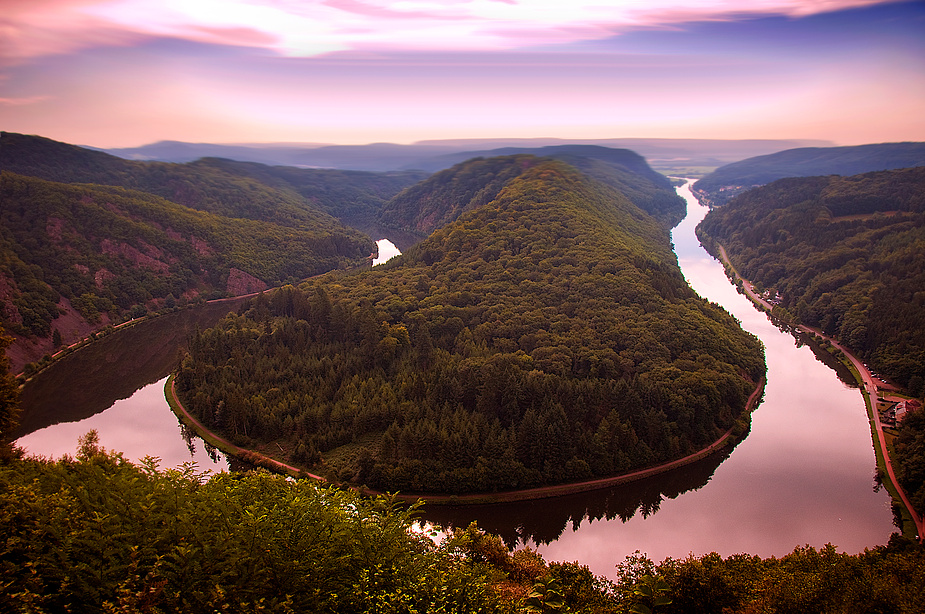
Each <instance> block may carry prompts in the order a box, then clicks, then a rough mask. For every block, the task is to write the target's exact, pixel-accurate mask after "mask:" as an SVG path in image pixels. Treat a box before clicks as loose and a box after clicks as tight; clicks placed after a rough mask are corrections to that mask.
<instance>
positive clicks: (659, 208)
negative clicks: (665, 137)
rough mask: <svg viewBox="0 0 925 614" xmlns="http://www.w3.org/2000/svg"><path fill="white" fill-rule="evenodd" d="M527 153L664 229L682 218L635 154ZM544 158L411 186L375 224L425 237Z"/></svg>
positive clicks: (485, 165)
mask: <svg viewBox="0 0 925 614" xmlns="http://www.w3.org/2000/svg"><path fill="white" fill-rule="evenodd" d="M525 151H526V152H531V151H534V152H537V154H544V155H548V156H549V158H554V159H557V160H560V161H564V162H566V163H567V164H569V165H571V166H574V167H575V168H577V169H579V170H580V171H582V172H583V173H584V174H586V175H588V176H589V177H592V178H593V179H596V180H598V181H600V182H601V183H604V184H606V185H609V186H610V187H612V188H614V189H616V190H617V191H618V192H620V193H621V194H622V195H623V196H624V197H626V198H627V199H628V200H629V201H630V202H631V203H633V204H634V205H636V206H637V207H639V208H640V209H642V210H643V211H645V212H646V213H648V214H649V215H651V216H653V217H654V218H655V219H656V220H657V221H659V222H660V223H662V224H663V225H665V226H666V227H667V228H671V227H674V226H675V225H677V224H678V223H679V222H680V221H681V220H682V219H683V218H684V213H685V208H686V207H685V204H684V200H683V199H682V198H680V197H679V196H678V195H677V193H675V191H674V190H673V189H672V187H671V183H670V182H669V181H668V179H667V178H665V177H664V176H662V175H659V174H658V173H656V172H655V171H653V170H652V169H651V168H649V165H648V164H647V163H646V161H645V160H644V159H643V158H642V157H641V156H639V155H638V154H636V153H633V152H631V151H628V150H625V149H610V148H608V147H596V146H579V145H571V146H560V147H543V148H538V149H534V150H529V149H527V150H525ZM549 158H547V157H542V158H540V157H537V155H534V154H531V153H517V154H515V155H510V156H496V157H490V158H475V159H473V160H468V161H466V162H462V163H460V164H457V165H455V166H453V167H452V168H448V169H445V170H442V171H440V172H438V173H436V174H434V176H433V177H431V178H430V179H429V180H428V181H425V182H421V183H419V184H416V185H414V186H411V187H409V188H407V189H405V190H404V191H402V192H401V193H399V194H398V195H396V196H395V197H394V198H392V199H391V200H390V201H389V202H388V203H387V204H386V205H385V206H384V207H383V209H382V211H381V213H380V214H379V222H380V223H381V224H382V225H384V226H387V227H391V228H397V229H400V230H406V231H411V232H416V233H418V234H419V235H420V236H421V237H424V236H427V235H428V234H430V233H431V232H433V231H434V230H436V229H437V228H440V227H442V226H445V225H446V224H449V223H450V222H453V221H455V220H456V219H457V218H458V217H459V216H460V215H461V214H463V213H464V212H466V211H470V210H472V209H476V208H478V207H481V206H482V205H485V204H487V203H489V202H491V201H492V200H494V199H495V197H496V196H497V195H498V194H499V193H500V192H501V189H502V188H503V187H504V186H505V185H506V184H507V182H508V181H510V180H511V179H513V178H514V177H517V176H518V175H519V174H521V173H522V172H523V171H524V170H526V169H527V168H529V167H530V166H534V165H536V164H538V163H539V162H540V161H542V160H548V159H549Z"/></svg>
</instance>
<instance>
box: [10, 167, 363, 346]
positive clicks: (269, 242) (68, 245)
mask: <svg viewBox="0 0 925 614" xmlns="http://www.w3.org/2000/svg"><path fill="white" fill-rule="evenodd" d="M0 199H2V201H3V207H2V209H0V288H6V291H5V292H3V293H0V321H2V323H3V325H4V326H5V327H6V328H7V329H8V330H10V331H11V332H15V333H18V334H20V335H37V336H40V337H47V336H48V335H50V334H51V323H52V321H53V320H54V319H55V318H56V317H57V316H58V315H59V309H58V303H59V300H60V298H61V297H64V298H66V299H68V300H69V301H70V303H71V304H72V305H73V306H74V307H75V308H76V309H77V310H78V311H79V312H80V313H81V314H82V315H83V316H84V318H86V319H87V320H88V321H89V322H91V323H94V322H99V318H100V314H101V313H111V314H112V315H114V316H119V315H122V316H124V315H126V314H130V313H132V310H133V309H135V308H140V309H141V313H140V314H138V315H144V313H145V312H146V311H147V308H148V307H150V306H151V305H153V304H155V303H157V304H159V305H164V304H165V302H169V300H168V297H172V300H179V299H181V297H183V296H184V295H194V296H195V295H205V296H224V295H226V294H227V292H226V291H227V289H228V285H229V284H228V278H229V273H230V271H231V270H232V269H238V270H240V271H242V272H243V273H246V274H247V275H249V276H251V277H253V278H255V283H257V282H259V283H260V284H263V285H262V286H261V287H265V285H266V284H269V285H278V284H280V283H284V282H287V281H295V280H300V279H304V278H306V277H309V276H311V275H316V274H319V273H324V272H327V271H330V270H331V269H334V268H338V267H346V266H353V265H355V264H357V263H360V262H364V260H365V258H366V257H368V255H369V253H370V250H371V245H372V243H371V241H370V240H369V239H368V238H367V237H365V236H364V235H362V234H360V233H359V232H356V231H352V230H350V231H348V230H347V229H344V228H343V227H340V228H339V229H336V228H333V227H332V225H329V226H327V227H325V226H316V227H304V228H303V227H300V228H291V227H285V226H280V225H278V224H274V223H271V222H264V221H258V220H249V219H239V218H226V217H221V216H218V215H215V214H211V213H206V212H202V211H196V210H193V209H189V208H187V207H184V206H182V205H178V204H176V203H173V202H170V201H167V200H164V199H162V198H159V197H156V196H153V195H151V194H147V193H144V192H139V191H134V190H126V189H123V188H118V187H110V186H102V185H82V184H63V183H54V182H51V181H43V180H41V179H36V178H33V177H25V176H22V175H16V174H13V173H10V172H7V171H3V173H2V176H0ZM335 224H336V222H335ZM337 226H339V224H338V225H337Z"/></svg>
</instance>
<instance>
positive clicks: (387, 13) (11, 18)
mask: <svg viewBox="0 0 925 614" xmlns="http://www.w3.org/2000/svg"><path fill="white" fill-rule="evenodd" d="M884 1H885V0H750V1H749V2H748V3H743V2H741V0H699V1H694V2H691V1H690V0H622V1H619V2H614V1H612V0H571V1H569V2H563V1H562V0H400V1H397V2H392V1H384V0H4V3H3V4H4V7H3V9H4V16H3V17H2V18H0V54H2V57H3V60H4V63H7V64H10V63H16V62H20V61H23V60H25V59H28V58H32V57H39V56H43V55H49V54H56V53H69V52H73V51H77V50H80V49H82V48H87V47H95V46H105V45H128V44H133V43H135V42H138V41H140V40H146V39H150V38H155V37H168V38H179V39H186V40H192V41H196V42H203V43H213V44H222V45H234V46H244V47H254V48H261V49H266V50H269V51H272V52H274V53H278V54H281V55H286V56H293V57H312V56H318V55H323V54H326V53H330V52H335V51H350V50H365V51H369V50H378V51H398V50H445V51H446V50H459V51H480V50H500V49H516V48H521V47H526V46H536V45H545V44H555V43H571V42H577V41H583V40H593V39H600V38H604V37H607V36H612V35H614V34H618V33H620V32H623V31H626V30H628V29H636V28H652V27H671V26H673V25H676V24H679V23H684V22H690V21H724V20H733V19H740V18H742V17H746V16H757V15H768V14H772V15H784V16H794V17H796V16H806V15H811V14H814V13H819V12H828V11H835V10H840V9H845V8H853V7H861V6H868V5H873V4H882V3H884Z"/></svg>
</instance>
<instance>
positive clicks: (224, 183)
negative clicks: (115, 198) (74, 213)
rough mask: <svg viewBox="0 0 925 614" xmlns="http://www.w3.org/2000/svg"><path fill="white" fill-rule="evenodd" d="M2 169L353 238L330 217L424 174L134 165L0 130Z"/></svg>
mask: <svg viewBox="0 0 925 614" xmlns="http://www.w3.org/2000/svg"><path fill="white" fill-rule="evenodd" d="M0 168H3V169H4V170H7V171H10V172H14V173H18V174H21V175H29V176H33V177H38V178H41V179H47V180H49V181H58V182H62V183H97V184H102V185H111V186H120V187H124V188H129V189H133V190H141V191H144V192H148V193H150V194H154V195H156V196H160V197H162V198H166V199H167V200H170V201H173V202H175V203H179V204H181V205H184V206H187V207H190V208H192V209H199V210H201V211H208V212H210V213H215V214H217V215H222V216H226V217H237V218H245V219H253V220H260V221H265V222H273V223H276V224H281V225H285V226H292V227H297V228H312V229H319V228H326V229H329V230H330V231H331V232H334V233H343V234H346V235H355V234H356V233H354V232H353V231H349V230H345V229H343V228H342V227H341V224H339V223H338V222H337V221H336V220H335V219H334V218H337V219H347V218H362V219H366V220H371V219H374V218H375V216H376V214H377V213H378V211H379V209H380V208H381V207H382V205H384V204H385V203H386V202H387V201H388V199H389V198H391V197H392V196H394V195H395V194H397V193H398V192H399V191H400V190H401V189H403V188H405V187H407V186H410V185H412V184H414V183H416V182H418V181H420V180H421V179H423V178H424V177H425V176H426V174H423V173H420V172H394V173H369V172H360V171H353V172H347V171H333V170H324V169H305V168H291V167H271V166H265V165H262V164H256V163H240V162H233V161H231V160H223V159H220V158H204V159H199V160H196V161H193V162H189V163H186V164H171V163H165V162H137V161H131V160H124V159H122V158H118V157H116V156H112V155H109V154H107V153H103V152H100V151H94V150H90V149H85V148H82V147H77V146H75V145H69V144H67V143H60V142H57V141H52V140H50V139H45V138H42V137H37V136H26V135H22V134H15V133H9V132H3V133H0Z"/></svg>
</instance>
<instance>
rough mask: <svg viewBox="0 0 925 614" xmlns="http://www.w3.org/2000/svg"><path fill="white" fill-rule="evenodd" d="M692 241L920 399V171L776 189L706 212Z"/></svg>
mask: <svg viewBox="0 0 925 614" xmlns="http://www.w3.org/2000/svg"><path fill="white" fill-rule="evenodd" d="M698 234H699V236H700V238H701V240H702V241H703V242H704V245H705V246H706V247H707V249H709V250H710V251H711V253H713V254H718V245H722V246H724V247H725V248H726V250H727V253H728V255H729V258H730V259H731V261H732V263H733V264H734V265H735V267H736V268H737V269H738V271H739V272H740V273H741V274H742V276H743V277H745V278H747V279H749V280H751V281H753V282H755V284H756V285H758V286H759V287H760V288H762V289H765V290H767V291H769V292H770V293H771V294H772V295H773V294H775V293H776V294H777V295H779V301H780V305H781V307H783V308H784V309H785V310H786V312H787V314H788V315H789V316H791V317H793V318H795V319H796V321H798V322H802V323H804V324H807V325H810V326H814V327H817V328H820V329H821V330H822V331H823V332H825V333H826V334H828V335H831V336H834V337H836V338H837V339H839V340H840V341H842V342H844V343H845V344H847V345H848V346H849V347H851V348H852V350H855V351H856V352H857V353H858V354H859V355H860V356H862V357H863V358H864V360H865V361H867V363H868V364H869V365H871V367H872V368H873V369H874V370H875V371H877V372H879V373H881V374H883V375H885V376H887V377H889V378H891V379H893V380H895V381H896V382H897V383H899V384H900V385H902V386H904V387H906V388H907V389H908V390H909V391H910V392H911V393H912V394H913V395H916V396H920V395H922V394H923V393H925V249H923V246H925V167H916V168H910V169H904V170H896V171H883V172H878V173H868V174H864V175H857V176H853V177H837V176H830V177H811V178H803V179H781V180H779V181H776V182H774V183H772V184H770V185H768V186H764V187H762V188H756V189H754V190H751V191H749V192H747V193H746V194H743V195H742V196H740V197H738V198H736V199H735V200H733V201H732V202H730V203H729V204H728V205H726V206H724V207H721V208H717V209H714V210H712V211H711V212H710V213H709V214H708V215H707V216H706V218H705V219H704V220H703V222H702V223H701V225H700V226H699V227H698Z"/></svg>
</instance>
